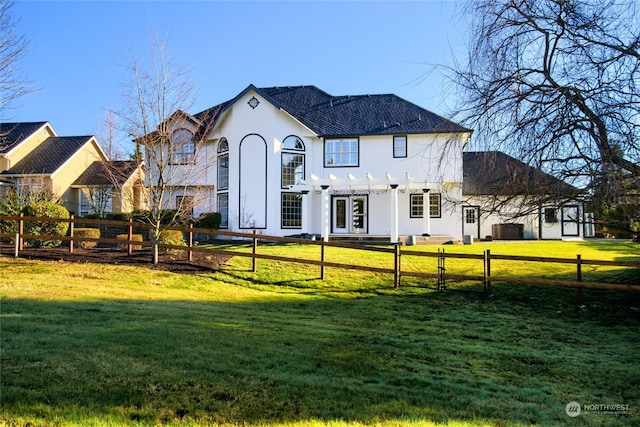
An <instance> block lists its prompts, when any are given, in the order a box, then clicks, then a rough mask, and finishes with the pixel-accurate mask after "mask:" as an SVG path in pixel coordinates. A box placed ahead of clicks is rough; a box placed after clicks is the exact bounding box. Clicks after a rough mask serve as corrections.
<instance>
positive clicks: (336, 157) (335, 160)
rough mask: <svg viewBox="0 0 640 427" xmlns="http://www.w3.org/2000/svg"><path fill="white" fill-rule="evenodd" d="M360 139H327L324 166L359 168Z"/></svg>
mask: <svg viewBox="0 0 640 427" xmlns="http://www.w3.org/2000/svg"><path fill="white" fill-rule="evenodd" d="M358 145H359V144H358V138H340V139H333V138H332V139H327V140H325V142H324V166H325V167H340V166H358V162H359V155H358Z"/></svg>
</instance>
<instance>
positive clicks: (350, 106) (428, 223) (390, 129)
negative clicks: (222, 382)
mask: <svg viewBox="0 0 640 427" xmlns="http://www.w3.org/2000/svg"><path fill="white" fill-rule="evenodd" d="M170 121H171V123H170V132H171V138H172V146H171V149H170V150H171V161H170V163H171V164H172V167H173V168H174V170H173V171H172V172H171V175H172V176H177V177H182V178H184V177H186V176H190V178H189V182H188V185H183V184H184V183H181V184H180V185H178V182H175V183H174V184H175V185H174V187H173V192H172V193H171V196H170V197H172V198H174V199H175V203H176V205H177V204H179V203H183V202H184V200H185V197H186V198H189V199H191V200H193V215H194V216H195V217H197V216H199V215H200V214H202V213H206V212H215V211H217V212H221V213H222V217H223V220H222V226H223V227H224V228H227V229H228V230H231V231H250V230H254V229H257V230H259V231H260V232H262V233H264V234H271V235H285V236H286V235H301V234H308V235H316V236H322V237H323V238H325V239H328V238H330V237H335V236H376V237H384V238H386V239H388V241H391V242H395V241H398V239H399V237H400V236H407V235H418V236H422V235H425V236H436V235H440V236H446V237H447V238H448V239H454V240H460V239H461V238H462V226H461V218H462V177H463V170H462V150H463V149H464V146H465V144H466V143H467V141H468V140H469V138H470V136H471V133H472V132H471V130H470V129H467V128H465V127H463V126H460V125H458V124H456V123H454V122H452V121H450V120H447V119H445V118H443V117H440V116H438V115H436V114H434V113H432V112H430V111H428V110H425V109H424V108H421V107H419V106H417V105H415V104H412V103H410V102H408V101H406V100H403V99H401V98H399V97H397V96H395V95H359V96H332V95H329V94H327V93H326V92H324V91H322V90H320V89H318V88H317V87H314V86H295V87H270V88H257V87H255V86H253V85H250V86H248V87H247V88H246V89H245V90H243V91H242V92H240V93H239V94H238V95H237V96H236V97H235V98H233V99H231V100H229V101H227V102H224V103H222V104H219V105H216V106H214V107H212V108H209V109H207V110H205V111H202V112H200V113H197V114H193V115H191V114H188V113H184V112H177V113H176V114H173V115H172V117H171V119H170ZM165 125H166V124H165ZM151 167H152V166H151V165H149V168H151ZM196 170H197V171H199V172H198V173H194V172H193V171H196ZM153 173H154V172H153V171H150V172H149V175H150V176H153Z"/></svg>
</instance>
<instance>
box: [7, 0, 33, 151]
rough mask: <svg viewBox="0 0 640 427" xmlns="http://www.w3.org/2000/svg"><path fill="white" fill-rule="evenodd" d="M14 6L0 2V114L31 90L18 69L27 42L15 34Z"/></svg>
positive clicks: (10, 1)
mask: <svg viewBox="0 0 640 427" xmlns="http://www.w3.org/2000/svg"><path fill="white" fill-rule="evenodd" d="M14 5H15V1H12V0H0V114H1V113H3V112H4V111H5V110H6V109H7V108H9V106H10V104H11V103H12V102H13V101H15V100H16V99H17V98H19V97H20V96H22V95H24V94H26V93H28V92H29V91H31V90H32V85H31V82H30V81H29V80H28V79H27V78H26V77H25V75H24V74H23V73H22V72H21V71H20V69H19V68H18V62H19V60H20V58H21V57H22V56H23V55H24V54H25V52H26V51H27V46H28V44H29V42H28V40H27V39H26V38H25V36H24V35H21V34H19V33H18V32H17V29H16V25H17V22H18V21H17V20H16V19H15V18H14V16H13V14H12V8H13V6H14ZM0 148H1V147H0Z"/></svg>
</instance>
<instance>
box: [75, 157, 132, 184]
mask: <svg viewBox="0 0 640 427" xmlns="http://www.w3.org/2000/svg"><path fill="white" fill-rule="evenodd" d="M138 167H139V163H138V162H137V161H135V160H114V161H106V162H101V161H97V160H96V161H95V162H93V163H92V164H91V165H89V167H88V168H87V170H85V171H84V172H83V173H82V175H80V176H79V177H78V179H76V180H75V182H74V183H73V185H74V186H85V187H95V186H113V185H117V186H122V185H123V184H124V183H125V182H126V181H127V179H129V178H130V177H131V175H133V173H134V172H135V171H136V169H138Z"/></svg>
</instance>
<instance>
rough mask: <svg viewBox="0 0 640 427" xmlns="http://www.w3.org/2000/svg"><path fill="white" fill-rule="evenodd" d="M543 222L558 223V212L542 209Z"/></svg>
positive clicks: (553, 209)
mask: <svg viewBox="0 0 640 427" xmlns="http://www.w3.org/2000/svg"><path fill="white" fill-rule="evenodd" d="M544 222H550V223H553V222H558V211H557V209H556V208H544Z"/></svg>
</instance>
